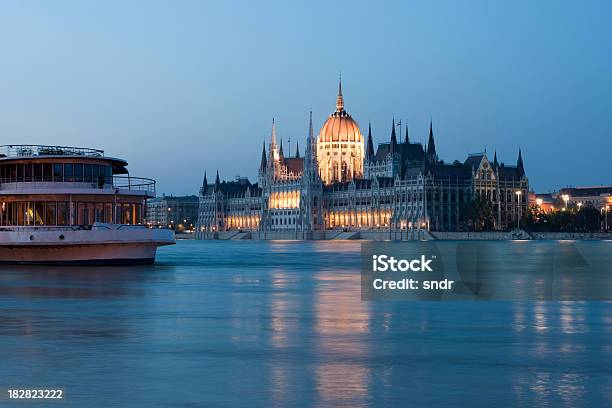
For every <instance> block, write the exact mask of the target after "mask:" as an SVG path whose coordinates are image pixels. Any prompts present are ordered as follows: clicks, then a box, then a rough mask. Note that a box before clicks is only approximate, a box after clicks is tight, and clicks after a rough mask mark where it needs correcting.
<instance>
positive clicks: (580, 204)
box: [576, 203, 582, 212]
mask: <svg viewBox="0 0 612 408" xmlns="http://www.w3.org/2000/svg"><path fill="white" fill-rule="evenodd" d="M576 205H577V206H578V212H580V207H582V203H578V204H576Z"/></svg>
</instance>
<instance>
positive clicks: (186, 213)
mask: <svg viewBox="0 0 612 408" xmlns="http://www.w3.org/2000/svg"><path fill="white" fill-rule="evenodd" d="M197 219H198V197H197V196H195V195H191V196H181V197H175V196H166V195H163V196H161V197H157V198H154V199H151V200H149V201H147V224H149V225H152V226H164V227H168V228H172V229H175V230H180V231H184V230H193V229H194V227H195V224H196V221H197Z"/></svg>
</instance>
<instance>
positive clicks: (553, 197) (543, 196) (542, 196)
mask: <svg viewBox="0 0 612 408" xmlns="http://www.w3.org/2000/svg"><path fill="white" fill-rule="evenodd" d="M558 203H559V200H558V199H557V193H537V194H536V193H530V194H529V205H530V206H539V207H540V208H541V209H542V211H544V212H545V213H549V212H551V211H554V210H555V206H557V209H558Z"/></svg>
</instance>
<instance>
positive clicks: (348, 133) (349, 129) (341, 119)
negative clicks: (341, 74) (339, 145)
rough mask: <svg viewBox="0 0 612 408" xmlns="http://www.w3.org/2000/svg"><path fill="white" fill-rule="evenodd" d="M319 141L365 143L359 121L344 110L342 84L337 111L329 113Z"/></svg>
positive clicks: (337, 101) (339, 90)
mask: <svg viewBox="0 0 612 408" xmlns="http://www.w3.org/2000/svg"><path fill="white" fill-rule="evenodd" d="M318 141H319V142H357V143H363V136H362V135H361V132H360V131H359V125H357V122H355V120H354V119H353V118H352V117H351V115H349V114H348V113H347V112H346V111H345V110H344V98H343V97H342V84H340V85H339V89H338V99H337V100H336V111H335V112H334V113H332V114H331V115H329V118H328V119H327V120H326V121H325V123H324V124H323V127H322V128H321V131H320V132H319V139H318Z"/></svg>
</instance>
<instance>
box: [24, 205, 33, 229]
mask: <svg viewBox="0 0 612 408" xmlns="http://www.w3.org/2000/svg"><path fill="white" fill-rule="evenodd" d="M32 204H33V203H32V202H30V201H28V202H26V203H24V208H25V214H24V221H25V225H32V224H33V223H34V208H33V206H32Z"/></svg>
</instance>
